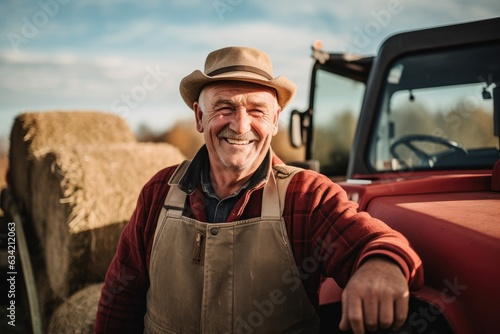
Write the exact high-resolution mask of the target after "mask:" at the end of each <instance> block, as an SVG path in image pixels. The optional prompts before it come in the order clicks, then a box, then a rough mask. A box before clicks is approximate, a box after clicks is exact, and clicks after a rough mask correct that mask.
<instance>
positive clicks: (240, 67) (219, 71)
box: [207, 65, 273, 80]
mask: <svg viewBox="0 0 500 334" xmlns="http://www.w3.org/2000/svg"><path fill="white" fill-rule="evenodd" d="M235 71H243V72H251V73H255V74H258V75H261V76H263V77H264V78H266V79H267V80H272V79H273V77H272V76H270V75H269V74H268V73H267V72H266V71H263V70H261V69H260V68H257V67H253V66H245V65H234V66H227V67H222V68H219V69H216V70H214V71H212V72H210V73H208V74H207V76H209V77H211V76H214V75H219V74H224V73H227V72H235Z"/></svg>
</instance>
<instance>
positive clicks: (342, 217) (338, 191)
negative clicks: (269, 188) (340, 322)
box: [287, 171, 423, 288]
mask: <svg viewBox="0 0 500 334" xmlns="http://www.w3.org/2000/svg"><path fill="white" fill-rule="evenodd" d="M295 178H296V179H295V180H293V181H292V182H291V184H290V185H291V188H290V187H289V191H288V192H287V196H289V195H291V196H290V198H291V200H290V202H289V201H288V200H287V202H288V204H291V205H292V206H295V208H294V210H295V212H303V214H302V218H301V219H300V217H301V216H300V215H299V216H297V215H296V214H294V216H295V217H293V221H294V226H295V229H297V226H298V225H302V224H297V222H298V220H304V219H306V220H307V221H305V222H303V224H304V226H306V227H307V231H304V230H303V229H304V228H301V229H302V234H305V233H308V235H309V238H310V241H311V248H310V249H309V250H308V253H309V254H310V253H311V252H313V254H314V257H315V258H316V259H317V261H318V263H319V267H320V270H321V273H322V274H323V275H325V276H329V277H333V278H334V279H335V281H336V282H337V283H338V284H339V286H341V287H344V286H345V285H346V284H347V281H348V280H349V278H350V277H351V276H352V274H353V273H354V271H355V270H356V269H357V268H358V267H359V266H360V265H361V264H362V263H363V261H364V260H366V259H367V258H368V257H371V256H384V257H388V258H390V259H392V260H393V261H394V262H396V263H397V264H398V265H399V266H400V267H401V270H402V272H403V273H404V275H405V277H406V279H407V281H408V282H409V284H410V286H411V287H412V288H418V287H420V286H421V285H422V284H423V268H422V262H421V260H420V258H419V256H418V255H417V254H416V252H415V251H414V250H413V249H412V248H411V246H410V244H409V242H408V240H407V239H406V238H405V237H404V236H403V235H402V234H401V233H399V232H397V231H395V230H393V229H392V228H390V227H389V226H388V225H386V224H385V223H383V222H382V221H380V220H378V219H375V218H373V217H372V216H370V215H369V214H368V213H367V212H358V210H357V209H358V205H357V203H354V202H352V201H350V200H348V198H347V194H346V193H345V191H344V190H343V189H342V188H341V187H340V186H339V185H337V184H336V183H333V182H332V181H331V180H330V179H328V178H327V177H326V176H323V175H318V174H317V173H314V172H312V171H304V172H302V173H298V174H297V175H296V177H295ZM292 198H294V199H292ZM293 203H295V204H293ZM301 206H304V207H301ZM306 213H307V214H306ZM295 232H296V231H295Z"/></svg>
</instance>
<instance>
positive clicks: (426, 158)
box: [390, 134, 467, 168]
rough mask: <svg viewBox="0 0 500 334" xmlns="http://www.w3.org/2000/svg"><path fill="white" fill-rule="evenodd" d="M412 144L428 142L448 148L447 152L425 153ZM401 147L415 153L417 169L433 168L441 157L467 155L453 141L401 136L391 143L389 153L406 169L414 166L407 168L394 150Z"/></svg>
mask: <svg viewBox="0 0 500 334" xmlns="http://www.w3.org/2000/svg"><path fill="white" fill-rule="evenodd" d="M413 142H428V143H432V144H440V145H443V146H446V147H448V148H449V150H447V151H445V152H440V153H435V154H432V153H427V152H425V151H423V150H422V149H420V148H418V147H417V146H415V145H414V144H413ZM401 145H404V146H406V147H407V148H408V149H409V150H410V151H411V152H413V153H415V155H416V156H417V157H418V159H419V161H418V167H433V166H434V164H435V163H436V161H437V160H438V158H439V157H442V156H449V155H455V154H457V153H458V154H460V155H462V156H466V155H467V149H466V148H464V147H463V146H462V145H460V144H459V143H457V142H455V141H453V140H449V139H446V138H441V137H436V136H431V135H422V134H417V135H408V136H403V137H401V138H398V139H397V140H396V141H395V142H394V143H392V145H391V147H390V152H391V154H392V156H393V157H394V158H396V159H397V160H398V161H399V162H400V163H402V164H403V165H404V166H405V167H407V168H410V167H414V166H408V164H407V163H406V161H405V160H404V159H403V158H402V157H401V155H400V154H399V153H398V152H397V150H396V148H397V147H399V146H401Z"/></svg>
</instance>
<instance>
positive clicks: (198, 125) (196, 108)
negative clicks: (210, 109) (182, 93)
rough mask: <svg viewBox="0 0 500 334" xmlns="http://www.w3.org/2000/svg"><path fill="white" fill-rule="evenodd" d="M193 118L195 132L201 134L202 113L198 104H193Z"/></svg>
mask: <svg viewBox="0 0 500 334" xmlns="http://www.w3.org/2000/svg"><path fill="white" fill-rule="evenodd" d="M193 110H194V117H195V120H196V130H197V131H198V132H199V133H203V123H202V118H203V111H202V110H201V107H200V104H199V103H198V102H194V103H193Z"/></svg>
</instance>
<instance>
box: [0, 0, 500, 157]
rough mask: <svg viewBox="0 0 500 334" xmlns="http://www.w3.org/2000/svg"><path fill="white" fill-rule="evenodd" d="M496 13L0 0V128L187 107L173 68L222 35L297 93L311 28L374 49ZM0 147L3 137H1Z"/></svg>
mask: <svg viewBox="0 0 500 334" xmlns="http://www.w3.org/2000/svg"><path fill="white" fill-rule="evenodd" d="M499 16H500V1H498V0H477V1H473V0H469V1H466V0H441V1H436V0H420V1H417V0H370V1H361V0H351V1H332V0H329V1H327V0H310V1H305V0H290V1H269V0H204V1H202V0H169V1H163V0H141V1H134V0H107V1H103V0H87V1H85V0H34V1H27V0H0V36H1V37H0V139H1V138H2V137H3V138H7V137H8V136H9V133H10V129H11V126H12V123H13V120H14V117H15V116H16V115H17V114H19V113H21V112H30V111H37V112H38V111H50V110H93V111H104V112H110V113H115V114H117V115H119V116H121V117H123V118H125V119H126V121H127V122H128V123H129V125H130V126H131V128H132V129H133V130H134V131H137V129H138V128H139V126H140V125H141V124H143V125H146V126H148V127H149V128H151V129H153V130H154V131H165V130H168V129H169V128H170V127H171V126H172V125H174V124H175V123H176V122H178V121H182V120H187V119H192V118H193V112H192V111H191V110H190V109H189V108H188V107H187V106H186V105H185V104H184V102H183V101H182V99H181V97H180V95H179V88H178V87H179V82H180V80H181V79H182V78H183V77H184V76H186V75H188V74H189V73H191V72H192V71H193V70H195V69H200V70H202V69H203V65H204V61H205V57H206V55H207V54H208V53H209V52H211V51H213V50H215V49H219V48H222V47H225V46H229V45H245V46H252V47H256V48H259V49H262V50H263V51H265V52H267V53H268V54H269V55H270V56H271V58H272V60H273V66H274V74H275V76H277V75H284V76H286V77H288V78H289V79H291V80H293V81H294V82H295V83H296V84H297V89H298V90H297V95H296V97H295V99H294V100H293V101H292V102H291V103H290V105H289V107H287V109H285V112H284V113H283V114H284V115H285V116H284V118H286V117H287V116H286V114H287V112H289V110H291V109H292V108H293V109H295V108H298V109H304V108H305V107H306V105H307V92H308V85H309V75H310V70H311V65H312V59H311V57H310V55H311V49H310V48H311V45H312V44H313V43H314V41H315V40H320V41H322V43H323V48H324V50H327V51H330V52H354V53H359V54H363V55H375V54H376V53H377V50H378V48H379V47H380V44H381V43H382V42H383V40H385V39H386V38H387V37H388V36H390V35H392V34H394V33H397V32H401V31H408V30H415V29H420V28H428V27H434V26H441V25H447V24H454V23H461V22H468V21H474V20H481V19H487V18H492V17H499ZM0 149H2V148H0Z"/></svg>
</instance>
